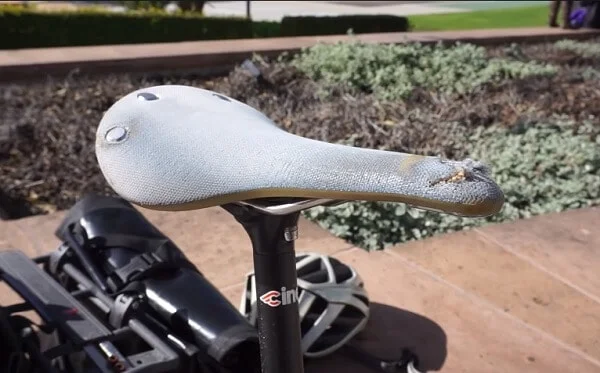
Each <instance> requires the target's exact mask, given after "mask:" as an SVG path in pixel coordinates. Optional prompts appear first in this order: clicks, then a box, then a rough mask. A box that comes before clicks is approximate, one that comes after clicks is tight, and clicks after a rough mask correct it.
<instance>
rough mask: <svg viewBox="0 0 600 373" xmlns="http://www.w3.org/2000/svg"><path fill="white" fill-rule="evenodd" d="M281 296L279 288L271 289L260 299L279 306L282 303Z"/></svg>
mask: <svg viewBox="0 0 600 373" xmlns="http://www.w3.org/2000/svg"><path fill="white" fill-rule="evenodd" d="M280 296H281V293H280V292H278V291H277V290H271V291H269V292H267V293H265V294H263V295H262V296H261V297H260V300H261V301H262V302H263V303H264V304H266V305H267V306H271V307H277V306H279V305H280V304H281V301H280V300H278V299H277V298H279V297H280Z"/></svg>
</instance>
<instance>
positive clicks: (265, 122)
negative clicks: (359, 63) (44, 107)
mask: <svg viewBox="0 0 600 373" xmlns="http://www.w3.org/2000/svg"><path fill="white" fill-rule="evenodd" d="M315 125H318V123H315ZM96 156H97V158H98V162H99V164H100V168H101V170H102V173H103V174H104V176H105V177H106V180H107V181H108V183H109V185H110V186H111V187H112V188H113V189H114V190H115V191H116V192H117V193H118V194H119V195H121V197H123V198H125V199H126V200H129V201H131V202H132V203H135V204H137V205H140V206H143V207H147V208H151V209H157V210H190V209H198V208H205V207H210V206H217V205H223V204H226V203H231V202H239V201H244V200H251V199H258V198H271V197H297V198H306V199H311V198H318V199H331V200H339V201H347V200H366V201H390V202H401V203H406V204H408V205H411V206H414V207H419V208H424V209H430V210H435V211H440V212H445V213H450V214H456V215H463V216H487V215H491V214H495V213H496V212H498V211H499V210H500V208H501V207H502V204H503V202H504V196H503V193H502V191H501V190H500V188H499V187H498V185H496V183H494V181H493V180H491V179H490V177H489V175H488V172H487V169H486V168H485V167H484V166H482V165H480V164H479V163H477V162H474V161H471V160H466V161H460V162H458V161H449V160H444V159H440V158H438V157H424V156H418V155H412V154H405V153H397V152H390V151H382V150H372V149H361V148H356V147H350V146H345V145H338V144H331V143H326V142H321V141H315V140H311V139H307V138H304V137H300V136H296V135H293V134H290V133H288V132H286V131H284V130H282V129H280V128H279V127H277V126H276V125H275V124H274V123H273V122H272V121H271V120H269V119H268V118H267V117H266V116H265V115H263V114H262V113H260V112H258V111H257V110H255V109H253V108H251V107H250V106H248V105H246V104H244V103H241V102H239V101H236V100H234V99H232V98H229V97H226V96H223V95H220V94H218V93H215V92H212V91H208V90H204V89H200V88H194V87H188V86H177V85H164V86H155V87H150V88H144V89H140V90H137V91H134V92H132V93H130V94H128V95H126V96H125V97H123V98H121V99H120V100H118V101H117V102H116V103H115V104H114V105H113V106H112V107H111V108H110V109H109V110H108V111H107V112H106V113H105V115H104V117H103V119H102V121H101V122H100V125H99V127H98V132H97V137H96Z"/></svg>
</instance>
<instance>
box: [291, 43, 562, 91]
mask: <svg viewBox="0 0 600 373" xmlns="http://www.w3.org/2000/svg"><path fill="white" fill-rule="evenodd" d="M292 64H293V65H294V66H296V67H297V68H299V69H300V70H302V71H303V72H304V73H306V74H307V75H308V76H309V77H311V78H312V79H314V80H317V81H319V82H321V83H323V84H324V85H325V86H328V85H330V86H334V85H340V84H342V85H348V86H350V87H353V88H356V89H360V90H363V91H366V92H373V93H375V94H376V95H377V96H379V97H381V98H383V99H390V100H392V99H398V98H405V97H407V96H409V95H410V94H411V92H413V90H414V89H415V88H416V87H421V88H425V89H430V90H436V91H440V92H442V93H449V94H452V93H469V92H472V91H473V90H474V89H475V88H477V87H479V86H481V85H484V84H488V83H494V82H500V81H503V80H507V79H520V78H524V77H528V76H532V75H550V74H554V73H555V72H556V68H555V67H553V66H550V65H543V64H539V63H536V62H521V61H513V60H504V59H497V58H494V59H490V58H488V57H487V55H486V50H485V48H483V47H479V46H475V45H472V44H456V45H454V46H450V47H444V46H442V45H437V46H423V45H420V44H402V45H374V44H365V43H360V42H356V41H353V42H349V43H337V44H318V45H315V46H313V47H310V48H307V49H305V50H303V51H302V52H301V53H300V54H299V55H297V56H296V57H295V59H294V60H293V61H292Z"/></svg>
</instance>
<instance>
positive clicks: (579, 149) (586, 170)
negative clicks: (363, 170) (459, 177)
mask: <svg viewBox="0 0 600 373" xmlns="http://www.w3.org/2000/svg"><path fill="white" fill-rule="evenodd" d="M592 45H593V43H592V42H590V43H576V42H572V41H570V42H560V43H556V44H545V45H533V46H526V47H525V46H524V47H520V46H518V45H512V46H506V47H502V48H494V49H490V50H486V49H483V48H481V47H475V46H472V45H458V46H451V47H443V46H437V47H422V46H418V45H408V46H374V45H361V44H341V45H334V46H316V47H313V48H311V49H309V50H306V51H305V52H304V53H302V54H300V55H299V56H298V57H295V58H294V59H289V58H282V59H280V60H278V61H265V60H262V59H260V58H257V59H256V61H255V62H256V64H257V65H258V66H259V68H260V69H261V71H262V73H263V76H264V78H265V79H264V80H265V82H266V83H265V82H263V83H260V82H258V81H257V80H256V79H254V78H253V77H252V76H251V75H250V74H249V73H247V72H246V71H245V70H243V69H242V68H239V69H237V70H235V71H233V72H231V73H230V74H229V76H228V77H226V78H219V79H213V80H206V79H201V78H198V77H194V76H189V75H188V76H174V75H171V76H146V77H136V76H133V75H119V76H110V77H103V78H90V77H86V76H71V77H70V78H68V79H64V80H62V79H61V80H56V81H54V80H49V81H45V82H37V83H31V84H27V85H12V86H5V87H3V90H2V91H3V94H2V95H0V108H1V109H2V110H0V115H1V116H2V117H1V121H0V206H4V207H5V210H9V211H7V213H6V215H10V217H13V218H14V217H20V216H24V215H30V214H42V213H45V212H48V211H54V210H56V209H65V208H68V207H69V206H71V205H72V204H73V202H74V201H75V200H76V199H77V198H78V197H79V196H81V194H82V193H85V192H90V191H95V192H105V193H110V192H111V191H110V189H109V188H108V186H107V185H106V183H105V181H104V179H103V178H102V176H101V174H100V172H99V169H98V166H97V163H96V159H95V156H94V145H93V144H94V137H95V130H96V126H97V123H98V122H99V120H100V118H101V116H102V113H103V112H104V111H105V110H106V109H107V108H108V107H110V105H111V104H112V103H113V102H114V101H115V100H116V99H118V98H119V97H120V96H122V95H124V94H126V93H128V92H130V91H132V90H134V89H137V88H139V87H142V86H149V85H156V84H166V83H171V84H186V85H192V86H198V87H204V88H208V89H213V90H216V91H219V92H222V93H224V94H228V95H231V96H232V97H234V98H237V99H239V100H241V101H244V102H247V103H248V104H250V105H251V106H254V107H256V108H257V109H259V110H261V111H263V112H264V113H265V114H266V115H268V116H269V117H271V118H272V119H273V120H275V121H276V122H277V123H278V124H279V125H281V126H282V127H283V128H285V129H286V130H288V131H290V132H293V133H296V134H299V135H302V136H306V137H310V138H314V139H318V140H323V141H330V142H340V143H344V144H347V145H352V146H361V147H369V148H377V149H386V150H394V151H402V152H410V153H417V154H427V155H442V156H445V157H450V158H464V157H467V156H470V157H473V158H477V159H480V160H483V161H484V162H486V163H488V165H489V166H490V167H491V169H492V171H493V173H494V177H495V178H496V180H497V181H498V182H499V183H500V185H501V186H502V188H503V190H504V192H505V194H506V205H505V207H504V208H503V210H502V211H501V213H500V214H498V215H497V216H494V217H491V218H489V219H464V218H457V217H452V216H443V215H439V214H434V213H429V212H423V211H419V210H414V209H411V208H406V207H405V206H402V205H397V204H387V203H363V202H354V203H348V204H344V205H340V206H337V207H332V208H327V209H325V208H315V209H312V210H310V211H307V212H306V216H307V217H308V218H310V219H313V220H315V221H317V222H319V223H320V224H322V225H323V226H324V227H326V228H327V229H329V230H331V231H332V232H333V233H334V234H336V235H338V236H340V237H343V238H344V239H347V240H348V241H350V242H352V243H354V244H357V245H359V246H362V247H364V248H367V249H375V248H381V247H383V246H384V245H386V244H393V243H398V242H403V241H407V240H412V239H420V238H423V237H428V236H431V235H434V234H438V233H442V232H448V231H453V230H459V229H465V228H468V227H473V226H476V225H480V224H486V223H490V222H498V221H506V220H514V219H521V218H527V217H530V216H533V215H538V214H543V213H548V212H554V211H562V210H566V209H571V208H579V207H584V206H590V205H595V204H598V203H599V202H600V140H598V139H599V138H598V137H597V134H598V131H599V130H600V125H599V119H598V118H600V105H598V102H600V90H598V89H597V87H598V82H600V57H599V55H598V53H594V51H595V49H593V48H592ZM3 138H4V140H2V139H3Z"/></svg>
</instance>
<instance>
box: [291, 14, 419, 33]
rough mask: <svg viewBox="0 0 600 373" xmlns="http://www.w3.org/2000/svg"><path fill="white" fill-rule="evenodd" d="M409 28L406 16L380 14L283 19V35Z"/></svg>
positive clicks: (369, 31) (394, 30) (392, 30)
mask: <svg viewBox="0 0 600 373" xmlns="http://www.w3.org/2000/svg"><path fill="white" fill-rule="evenodd" d="M408 29H409V23H408V19H407V18H406V17H398V16H391V15H378V14H365V15H347V16H346V15H343V16H335V17H313V16H305V17H283V19H282V20H281V36H296V35H343V34H346V33H347V32H348V30H352V32H353V33H354V34H367V33H378V32H405V31H408Z"/></svg>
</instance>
